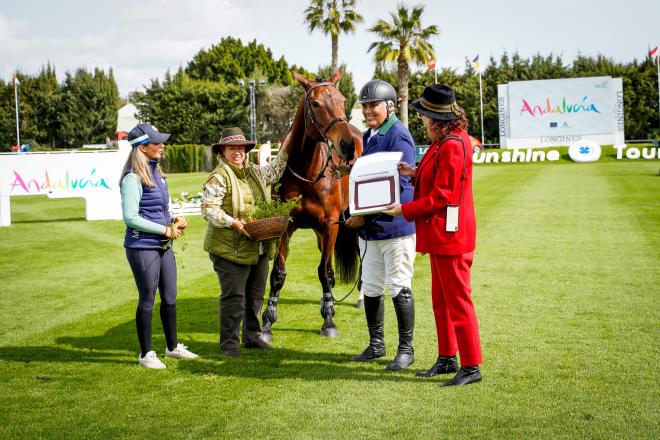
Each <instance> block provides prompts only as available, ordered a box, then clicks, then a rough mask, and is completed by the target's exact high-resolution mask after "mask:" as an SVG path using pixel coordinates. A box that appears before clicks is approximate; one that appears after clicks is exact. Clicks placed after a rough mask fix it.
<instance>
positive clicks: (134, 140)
mask: <svg viewBox="0 0 660 440" xmlns="http://www.w3.org/2000/svg"><path fill="white" fill-rule="evenodd" d="M169 138H170V134H169V133H160V132H159V131H158V129H157V128H156V127H154V126H153V125H151V124H138V125H136V126H135V127H133V129H132V130H131V131H130V132H129V133H128V142H130V144H131V147H133V148H136V147H139V146H140V145H144V144H146V143H149V142H151V143H154V144H162V143H163V142H165V141H166V140H168V139H169Z"/></svg>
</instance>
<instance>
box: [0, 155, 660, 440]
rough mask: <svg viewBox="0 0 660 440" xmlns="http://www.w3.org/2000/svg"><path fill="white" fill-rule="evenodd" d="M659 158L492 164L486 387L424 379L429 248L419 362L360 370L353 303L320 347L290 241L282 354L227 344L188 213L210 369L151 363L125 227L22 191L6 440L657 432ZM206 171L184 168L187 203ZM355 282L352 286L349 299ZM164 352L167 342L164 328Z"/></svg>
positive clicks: (341, 289)
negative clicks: (146, 358) (145, 364)
mask: <svg viewBox="0 0 660 440" xmlns="http://www.w3.org/2000/svg"><path fill="white" fill-rule="evenodd" d="M658 166H659V164H658V161H644V162H642V161H634V162H633V161H617V162H612V161H611V162H599V163H593V164H569V163H547V164H545V163H543V164H542V163H536V164H528V165H520V164H518V165H515V166H513V165H487V166H479V167H476V168H475V183H474V186H475V200H476V204H477V206H476V209H477V220H478V243H477V252H476V258H475V265H474V268H473V287H474V299H475V303H476V306H477V313H478V316H479V320H480V326H481V338H482V344H483V350H484V356H485V361H484V364H483V367H482V373H483V376H484V380H483V382H481V383H480V384H477V385H472V386H469V387H462V388H450V389H447V388H442V387H441V386H440V385H442V384H443V383H444V382H445V381H447V380H448V379H449V378H450V376H443V377H437V378H433V379H426V380H424V379H420V378H416V377H415V376H414V374H413V373H414V372H416V371H420V370H422V369H426V368H427V367H429V366H430V365H431V364H432V363H433V361H434V360H435V357H436V352H435V346H436V341H435V330H434V324H433V317H432V310H431V304H430V277H429V268H428V266H429V264H428V257H425V256H421V255H418V257H417V261H416V273H415V278H414V284H413V292H414V294H415V297H416V301H417V321H416V329H415V350H416V351H415V356H416V362H415V364H413V366H412V368H411V369H410V370H409V371H405V372H401V373H388V372H385V371H383V368H384V366H385V364H386V363H387V361H388V360H389V359H390V358H391V357H392V356H393V355H394V353H395V350H396V341H397V336H396V320H395V317H394V312H393V308H392V307H391V302H389V301H388V302H387V304H386V306H387V307H386V309H387V312H386V313H387V315H386V342H387V346H388V349H389V353H390V354H388V356H387V358H383V359H382V360H379V361H378V362H374V363H369V364H356V363H350V362H348V359H349V358H350V357H351V356H352V355H354V354H356V353H358V352H360V351H361V350H362V349H363V348H364V346H365V345H366V342H367V332H366V326H365V323H364V317H363V312H362V311H361V310H357V309H355V308H354V306H353V304H354V301H355V296H352V297H350V298H349V299H348V300H347V301H346V302H344V303H341V304H339V305H338V306H337V316H336V323H337V325H338V327H339V330H340V332H341V334H340V337H339V338H336V339H325V338H321V337H320V336H318V331H319V328H320V326H321V318H320V316H319V298H320V291H319V285H318V282H317V281H316V276H315V274H316V264H317V261H318V253H317V251H316V250H315V240H314V237H313V235H312V234H311V233H309V232H308V231H302V232H299V233H297V234H296V235H295V236H294V238H293V241H292V250H291V254H290V257H289V263H288V267H287V269H288V273H289V276H288V279H287V282H286V284H285V286H284V290H283V291H282V296H281V297H282V299H281V302H280V308H279V312H280V319H279V321H278V322H277V323H276V325H275V328H274V331H275V339H274V341H273V344H274V346H275V348H276V349H275V350H273V351H270V352H257V351H254V350H246V351H245V355H244V356H243V357H242V358H240V359H227V358H225V357H222V356H220V355H219V351H218V323H217V295H218V281H217V278H216V276H215V273H214V272H213V270H212V267H211V263H210V261H209V259H208V257H207V255H205V254H204V252H203V251H202V250H201V240H202V237H203V234H204V231H205V223H204V222H203V220H201V218H200V217H193V218H191V219H190V228H189V231H188V233H187V236H188V239H189V241H190V243H189V246H188V248H187V249H186V250H185V251H184V252H181V251H179V299H178V305H179V306H178V313H179V318H178V323H179V338H180V340H181V341H182V342H184V343H186V344H187V345H189V347H190V348H191V349H192V350H193V351H195V352H197V353H198V354H200V355H201V358H200V359H199V360H193V361H176V360H170V359H167V360H165V362H166V364H167V365H168V368H167V370H164V371H148V370H145V369H142V368H140V367H139V366H138V364H137V353H138V344H137V338H136V336H135V329H134V310H135V304H136V297H137V294H136V289H135V286H134V283H133V279H132V276H131V274H130V270H129V267H128V264H127V262H126V259H125V256H124V250H123V248H122V240H123V230H124V226H123V224H122V222H120V221H96V222H86V221H85V220H84V206H83V202H82V201H80V200H67V199H62V200H49V199H46V198H40V197H28V198H20V197H19V198H15V199H12V214H13V215H12V221H13V224H12V226H11V227H7V228H0V243H2V244H1V248H0V249H1V250H2V252H0V263H1V267H2V272H1V273H0V382H1V383H2V398H1V399H0V418H1V420H2V423H0V438H2V439H15V438H48V439H51V438H53V439H58V438H61V439H72V438H81V439H82V438H84V439H89V438H103V439H105V438H232V439H234V438H236V439H243V438H259V439H269V438H273V439H293V438H295V439H344V438H346V439H349V438H350V439H353V438H378V439H381V438H396V439H399V438H400V439H429V438H448V439H454V438H461V439H462V438H479V439H481V438H506V439H508V438H565V439H574V438H580V439H581V438H599V439H610V438H649V439H657V438H659V437H660V432H659V431H660V411H659V408H660V382H659V381H658V379H657V378H656V376H655V374H657V371H658V367H659V366H660V343H659V341H660V338H659V336H660V316H659V312H660V308H659V305H660V271H659V270H658V267H659V263H660V247H659V244H660V177H659V176H658V175H657V174H658ZM203 179H204V177H203V175H201V174H191V175H172V176H171V177H170V186H171V189H172V193H175V192H177V191H181V190H188V191H197V190H198V188H199V186H200V185H201V183H202V182H203ZM349 288H350V286H346V285H340V286H338V287H337V288H336V290H335V296H337V297H340V296H341V295H342V294H343V293H345V292H347V291H348V289H349ZM154 343H155V348H156V350H157V351H158V353H159V355H161V357H162V355H163V351H164V344H165V343H164V337H163V335H162V329H161V326H160V323H159V320H158V318H157V314H156V316H154Z"/></svg>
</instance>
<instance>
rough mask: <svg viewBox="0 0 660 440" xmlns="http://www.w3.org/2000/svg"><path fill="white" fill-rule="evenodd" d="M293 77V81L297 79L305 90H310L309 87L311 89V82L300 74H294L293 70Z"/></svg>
mask: <svg viewBox="0 0 660 440" xmlns="http://www.w3.org/2000/svg"><path fill="white" fill-rule="evenodd" d="M291 76H293V79H295V80H296V81H298V84H300V85H301V86H303V88H304V89H305V90H307V89H309V87H310V81H309V80H308V79H307V78H305V77H304V76H302V75H301V74H299V73H298V72H294V71H293V70H292V71H291Z"/></svg>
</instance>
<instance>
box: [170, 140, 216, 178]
mask: <svg viewBox="0 0 660 440" xmlns="http://www.w3.org/2000/svg"><path fill="white" fill-rule="evenodd" d="M205 157H206V146H205V145H185V144H183V145H182V144H172V145H170V144H168V145H167V146H166V147H165V153H164V155H163V159H162V160H161V166H162V167H163V170H164V171H165V172H166V173H195V172H200V171H205V170H206V169H207V168H208V166H206V164H205Z"/></svg>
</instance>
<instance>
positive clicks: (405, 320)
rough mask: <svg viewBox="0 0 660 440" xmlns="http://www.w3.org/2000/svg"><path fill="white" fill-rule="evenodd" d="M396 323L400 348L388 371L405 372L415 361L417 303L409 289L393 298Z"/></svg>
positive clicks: (405, 288)
mask: <svg viewBox="0 0 660 440" xmlns="http://www.w3.org/2000/svg"><path fill="white" fill-rule="evenodd" d="M392 302H393V303H394V311H395V312H396V321H397V324H398V325H399V348H398V350H397V352H396V357H395V358H394V360H393V361H392V362H390V363H389V365H388V366H387V367H385V369H386V370H393V371H396V370H403V369H404V368H406V367H407V366H408V365H410V364H412V363H413V362H414V361H415V357H414V350H413V346H412V340H413V329H414V327H415V301H414V300H413V297H412V292H411V291H410V289H408V288H407V287H404V288H403V289H401V291H400V292H399V294H398V295H397V296H395V297H394V298H392Z"/></svg>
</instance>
